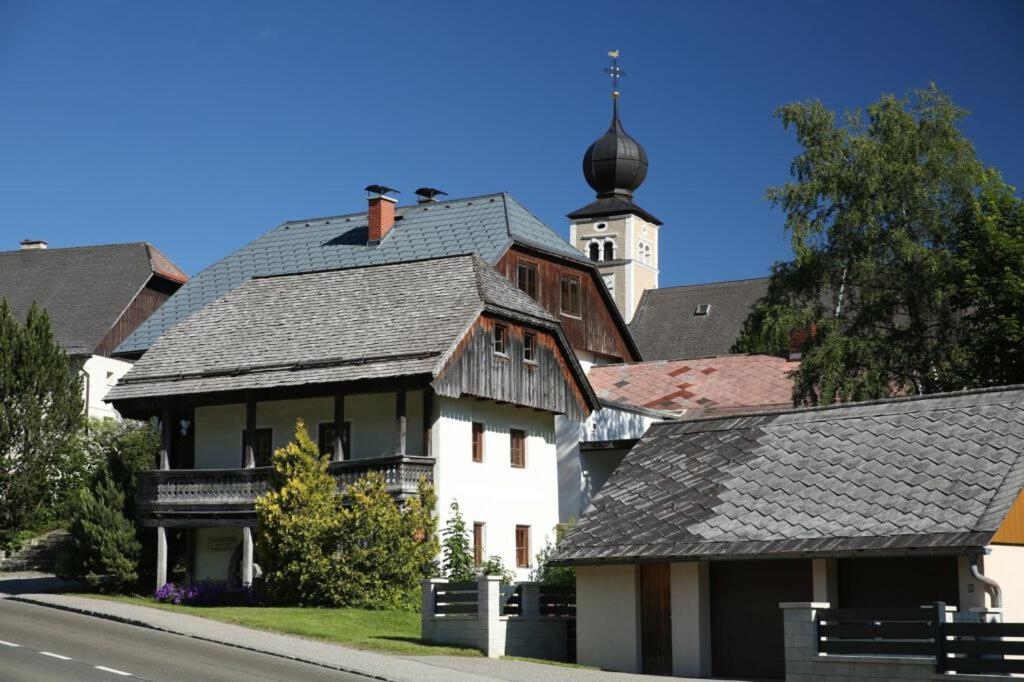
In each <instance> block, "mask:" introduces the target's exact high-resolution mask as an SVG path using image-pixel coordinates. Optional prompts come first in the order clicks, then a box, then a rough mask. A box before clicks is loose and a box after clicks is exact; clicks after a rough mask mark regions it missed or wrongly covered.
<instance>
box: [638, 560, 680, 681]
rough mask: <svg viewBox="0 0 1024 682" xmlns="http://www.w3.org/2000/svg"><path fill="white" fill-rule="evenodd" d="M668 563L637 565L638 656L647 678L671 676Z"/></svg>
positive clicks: (670, 606)
mask: <svg viewBox="0 0 1024 682" xmlns="http://www.w3.org/2000/svg"><path fill="white" fill-rule="evenodd" d="M669 583H670V572H669V564H641V565H640V656H641V670H642V671H643V672H644V673H645V674H647V675H671V674H672V600H671V599H670V592H669Z"/></svg>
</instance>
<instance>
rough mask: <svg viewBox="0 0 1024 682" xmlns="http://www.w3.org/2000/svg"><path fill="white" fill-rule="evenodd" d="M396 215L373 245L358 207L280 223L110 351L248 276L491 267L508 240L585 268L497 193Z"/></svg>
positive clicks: (141, 343) (153, 334) (140, 344)
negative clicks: (452, 259)
mask: <svg viewBox="0 0 1024 682" xmlns="http://www.w3.org/2000/svg"><path fill="white" fill-rule="evenodd" d="M395 217H396V222H395V226H394V228H392V230H391V231H390V232H389V233H388V235H387V237H386V238H385V239H384V240H382V241H381V242H380V244H375V245H372V244H367V229H368V227H367V214H366V213H365V212H361V213H353V214H349V215H343V216H332V217H326V218H315V219H309V220H293V221H289V222H285V223H283V224H281V225H279V226H278V227H276V228H274V229H272V230H270V231H269V232H267V233H266V234H264V235H262V236H261V237H259V238H257V239H256V240H254V241H252V242H250V243H249V244H247V245H245V246H243V247H242V248H240V249H238V250H237V251H235V252H233V253H231V254H230V255H228V256H226V257H225V258H223V259H221V260H220V261H218V262H216V263H214V264H213V265H211V266H210V267H208V268H206V269H205V270H203V271H202V272H200V273H199V274H197V275H196V276H195V277H193V278H192V279H191V281H189V283H188V284H186V285H185V286H184V287H182V288H181V289H180V290H179V291H178V292H176V293H175V294H174V296H172V297H171V298H170V299H169V300H168V301H167V302H166V303H165V304H164V305H163V306H162V307H161V308H160V310H158V311H157V312H156V313H154V314H153V315H152V316H151V317H150V318H149V319H148V320H146V322H144V323H143V324H142V325H140V326H139V328H138V329H136V330H135V332H133V333H132V334H131V335H130V336H129V337H128V338H126V339H125V340H124V342H122V343H121V345H120V346H119V347H118V349H117V352H118V353H119V354H126V355H137V354H140V353H142V352H144V351H145V350H146V349H147V348H149V347H150V345H151V344H152V343H153V342H154V341H156V340H157V338H159V336H160V335H161V334H163V333H164V332H165V331H167V330H168V329H170V328H171V327H172V326H174V325H175V324H177V323H178V322H181V321H182V320H184V319H185V318H187V317H188V316H189V315H192V314H193V313H195V312H196V311H198V310H200V309H201V308H202V307H203V306H205V305H206V304H208V303H210V302H212V301H214V300H216V299H217V298H219V297H221V296H223V295H224V294H226V293H227V292H229V291H231V290H232V289H234V288H235V287H237V286H239V285H241V284H243V283H244V282H246V281H247V280H249V279H250V278H252V277H258V276H267V275H283V274H294V273H302V272H315V271H320V270H334V269H339V268H352V267H363V266H368V265H382V264H386V263H398V262H406V261H415V260H423V259H427V258H437V257H441V256H452V255H460V254H469V253H476V254H478V255H480V256H481V257H482V258H483V259H484V260H486V261H487V262H488V263H491V264H493V263H495V262H497V260H498V259H499V258H500V257H501V256H502V254H504V253H505V251H506V250H507V249H508V247H509V246H510V245H511V244H512V243H513V242H515V243H518V244H522V245H524V246H529V247H533V248H537V249H540V250H542V251H546V252H549V253H553V254H556V255H558V256H560V257H563V258H569V259H572V260H575V261H579V262H581V263H586V264H588V265H590V262H589V261H588V260H586V259H585V258H584V257H583V255H582V254H581V253H580V252H579V251H577V250H576V249H574V248H573V247H572V246H571V245H570V244H569V243H568V242H566V241H565V240H564V239H563V238H562V237H560V236H559V235H558V234H557V233H556V232H555V231H554V230H552V229H551V228H550V227H548V226H547V225H545V224H544V223H543V222H541V221H540V220H539V219H538V218H537V217H535V216H534V215H533V214H532V213H530V212H529V211H528V210H526V209H525V208H524V207H523V206H522V205H521V204H519V202H517V201H516V200H515V199H513V198H512V197H510V196H509V195H508V194H504V193H502V194H490V195H485V196H479V197H470V198H466V199H454V200H451V201H444V202H440V203H429V204H414V205H411V206H400V207H398V208H396V209H395ZM623 331H625V330H623Z"/></svg>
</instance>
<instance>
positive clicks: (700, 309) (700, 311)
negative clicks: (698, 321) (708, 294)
mask: <svg viewBox="0 0 1024 682" xmlns="http://www.w3.org/2000/svg"><path fill="white" fill-rule="evenodd" d="M710 312H711V304H710V303H699V304H698V305H697V309H696V310H694V311H693V314H694V315H707V314H708V313H710Z"/></svg>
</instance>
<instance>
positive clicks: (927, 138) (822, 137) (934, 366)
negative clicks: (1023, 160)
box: [734, 85, 1024, 404]
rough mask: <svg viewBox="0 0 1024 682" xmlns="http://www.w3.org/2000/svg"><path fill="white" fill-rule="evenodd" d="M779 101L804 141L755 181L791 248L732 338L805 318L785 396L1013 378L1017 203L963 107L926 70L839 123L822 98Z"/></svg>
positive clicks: (747, 347) (1023, 266) (780, 331)
mask: <svg viewBox="0 0 1024 682" xmlns="http://www.w3.org/2000/svg"><path fill="white" fill-rule="evenodd" d="M776 113H777V116H778V117H779V118H780V119H781V120H782V123H783V126H784V127H785V128H786V129H790V128H792V129H793V130H795V132H796V137H797V141H798V143H799V144H800V146H801V147H802V151H801V152H800V153H799V154H798V155H797V156H796V158H795V159H794V160H793V162H792V164H791V166H790V171H791V174H792V177H793V180H791V181H790V182H788V183H786V184H785V185H783V186H782V187H772V188H769V190H768V198H769V200H770V201H771V202H772V204H773V205H774V206H777V207H780V208H781V209H782V210H783V211H784V212H785V214H786V230H787V232H788V234H789V235H790V238H791V243H792V247H793V252H794V257H793V259H792V260H790V261H788V262H782V263H777V264H776V265H775V266H774V268H773V272H772V277H771V282H770V285H769V289H768V293H767V295H766V296H765V298H764V299H762V300H761V301H759V302H758V303H757V304H756V305H755V307H754V310H753V311H752V313H751V315H750V316H749V318H748V319H747V320H746V323H745V324H744V327H743V330H742V332H741V334H740V337H739V339H738V340H737V342H736V344H735V346H734V350H735V351H736V352H751V353H777V352H779V351H781V350H784V349H785V348H786V347H787V345H788V342H789V337H790V332H792V331H793V330H802V331H803V338H804V342H803V348H802V350H803V360H802V362H801V364H800V367H799V369H798V370H797V371H796V372H795V373H794V393H793V398H794V402H796V403H806V404H815V403H831V402H835V401H846V400H861V399H871V398H879V397H884V396H887V395H890V394H892V393H931V392H935V391H942V390H953V389H960V388H967V387H974V386H986V385H995V384H1008V383H1017V382H1021V381H1024V362H1022V359H1021V353H1022V350H1021V343H1020V341H1021V339H1022V326H1024V306H1022V305H1021V302H1022V293H1021V274H1022V272H1024V230H1022V215H1024V212H1022V209H1021V200H1020V198H1018V197H1017V196H1016V195H1015V194H1014V190H1013V189H1012V188H1011V187H1009V186H1007V185H1006V184H1005V183H1003V181H1002V180H1001V179H1000V178H999V176H998V174H997V173H996V172H995V171H993V170H991V169H986V168H985V167H984V166H983V165H982V164H981V162H980V161H978V159H977V157H976V155H975V152H974V148H973V146H972V145H971V143H970V141H969V140H968V139H967V138H966V137H965V136H964V135H963V134H962V133H961V132H960V131H959V129H958V127H957V126H958V124H959V123H960V121H961V120H962V119H963V118H964V116H965V115H966V112H965V111H963V110H962V109H959V108H958V107H956V106H955V105H954V104H953V102H952V101H951V100H950V99H949V97H947V96H946V95H945V94H943V93H942V92H941V91H940V90H938V88H936V87H935V86H934V85H933V86H931V87H930V88H928V89H926V90H922V91H918V92H915V93H913V95H912V96H910V97H906V98H897V97H894V96H885V97H882V98H881V99H880V100H879V101H878V102H876V103H874V104H872V105H870V106H869V107H868V108H867V111H866V115H865V114H862V113H860V112H857V113H854V114H848V115H847V116H846V117H845V119H844V120H843V122H842V123H841V124H837V122H836V117H835V115H834V114H833V113H832V112H830V111H829V110H827V109H826V108H825V107H824V106H823V105H822V104H821V103H820V102H808V103H795V104H788V105H785V106H783V107H780V108H779V110H778V111H777V112H776Z"/></svg>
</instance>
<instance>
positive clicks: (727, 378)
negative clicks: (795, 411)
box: [587, 355, 799, 419]
mask: <svg viewBox="0 0 1024 682" xmlns="http://www.w3.org/2000/svg"><path fill="white" fill-rule="evenodd" d="M798 366H799V363H797V362H789V361H787V360H785V359H783V358H778V357H775V356H772V355H724V356H721V357H714V358H700V359H693V360H658V361H654V362H635V363H625V364H619V365H601V366H595V367H591V368H590V372H589V373H588V374H587V378H588V379H589V380H590V385H591V386H593V387H594V392H595V393H596V394H597V397H598V398H599V399H600V400H601V401H602V402H603V403H610V404H625V405H627V406H630V407H634V408H645V409H648V410H659V411H661V412H669V413H672V414H674V415H677V416H685V417H686V418H687V419H692V418H695V417H699V416H710V415H712V414H723V413H726V412H735V411H738V410H745V411H750V410H751V409H753V408H758V409H761V410H767V409H785V408H788V407H791V406H792V405H793V400H792V397H793V381H792V379H790V377H789V373H790V372H792V371H793V370H795V369H796V368H797V367H798Z"/></svg>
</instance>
